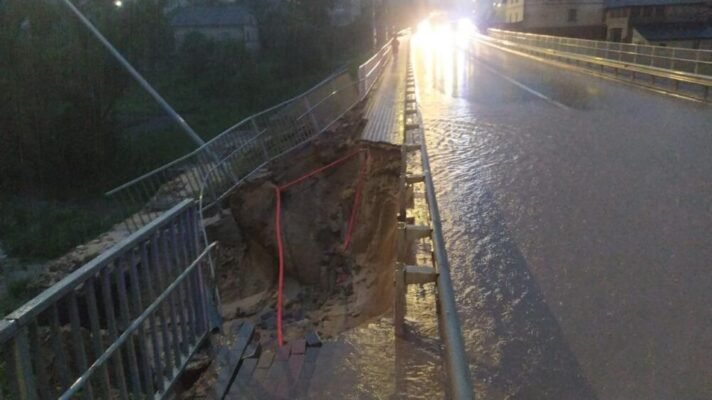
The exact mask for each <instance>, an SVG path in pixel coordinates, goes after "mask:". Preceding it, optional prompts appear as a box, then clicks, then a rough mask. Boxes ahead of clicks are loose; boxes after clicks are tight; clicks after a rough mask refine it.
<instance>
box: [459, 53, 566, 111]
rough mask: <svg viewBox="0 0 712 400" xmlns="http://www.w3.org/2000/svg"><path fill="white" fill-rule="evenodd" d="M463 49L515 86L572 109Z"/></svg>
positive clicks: (557, 105)
mask: <svg viewBox="0 0 712 400" xmlns="http://www.w3.org/2000/svg"><path fill="white" fill-rule="evenodd" d="M462 50H465V51H466V52H467V53H469V54H470V56H472V58H474V59H476V60H477V61H479V63H480V65H482V66H483V67H485V69H487V70H488V71H489V72H491V73H493V74H495V75H497V76H499V77H500V78H502V79H504V80H505V81H507V82H509V83H511V84H512V85H514V86H516V87H518V88H520V89H522V90H524V91H526V92H528V93H531V94H533V95H534V96H536V97H538V98H540V99H542V100H545V101H548V102H549V103H551V104H553V105H555V106H556V107H559V108H560V109H562V110H570V109H571V108H570V107H568V106H566V105H564V104H562V103H559V102H558V101H556V100H554V99H552V98H551V97H549V96H547V95H545V94H544V93H541V92H539V91H537V90H535V89H532V88H530V87H529V86H527V85H525V84H523V83H522V82H519V81H518V80H516V79H514V78H512V77H510V76H507V75H505V74H503V73H501V72H499V71H497V70H496V69H494V68H492V67H491V66H489V65H488V64H487V63H486V62H485V61H483V60H482V59H480V58H479V57H477V56H475V55H474V54H472V52H471V51H469V49H462Z"/></svg>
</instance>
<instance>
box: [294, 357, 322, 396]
mask: <svg viewBox="0 0 712 400" xmlns="http://www.w3.org/2000/svg"><path fill="white" fill-rule="evenodd" d="M320 351H321V348H320V347H309V348H307V352H306V354H305V355H304V364H302V369H301V372H300V374H299V379H298V380H297V384H296V386H295V388H294V391H293V392H292V391H290V395H292V393H293V396H292V398H298V397H306V395H307V394H308V391H309V385H310V383H311V379H312V376H314V371H315V370H316V360H317V358H319V352H320Z"/></svg>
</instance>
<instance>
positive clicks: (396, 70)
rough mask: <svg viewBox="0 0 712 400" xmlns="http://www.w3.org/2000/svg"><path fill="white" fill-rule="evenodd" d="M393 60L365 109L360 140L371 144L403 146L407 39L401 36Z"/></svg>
mask: <svg viewBox="0 0 712 400" xmlns="http://www.w3.org/2000/svg"><path fill="white" fill-rule="evenodd" d="M399 40H400V42H401V43H400V51H399V54H398V56H397V57H395V60H391V62H390V63H389V64H388V65H387V66H386V69H385V70H384V71H383V76H382V77H381V78H380V81H379V82H378V84H377V85H376V87H375V88H374V91H373V92H372V95H371V97H370V99H369V101H368V105H367V107H366V119H367V120H368V122H367V123H366V127H365V128H364V130H363V134H362V138H363V139H365V140H370V141H373V142H388V143H394V144H401V143H402V142H403V93H404V90H405V75H406V68H407V65H408V60H407V57H408V52H407V49H408V47H409V41H410V38H409V37H408V36H403V37H401V38H399Z"/></svg>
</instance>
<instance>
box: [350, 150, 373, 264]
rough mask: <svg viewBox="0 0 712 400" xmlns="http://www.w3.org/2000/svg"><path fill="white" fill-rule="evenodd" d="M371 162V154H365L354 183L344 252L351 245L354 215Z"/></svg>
mask: <svg viewBox="0 0 712 400" xmlns="http://www.w3.org/2000/svg"><path fill="white" fill-rule="evenodd" d="M370 161H371V152H368V151H367V152H366V161H365V162H364V163H363V164H361V170H360V171H359V174H358V180H357V183H356V194H355V195H354V204H353V206H351V217H349V227H348V229H347V230H346V237H345V238H344V250H345V249H348V248H349V245H350V244H351V234H352V233H353V230H354V225H355V222H356V214H358V209H359V207H360V206H361V193H362V191H363V182H364V178H365V177H366V170H367V169H368V164H369V162H370Z"/></svg>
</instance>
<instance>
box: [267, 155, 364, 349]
mask: <svg viewBox="0 0 712 400" xmlns="http://www.w3.org/2000/svg"><path fill="white" fill-rule="evenodd" d="M363 151H366V161H365V162H363V163H362V164H361V168H360V169H359V175H358V178H357V183H356V193H355V195H354V204H353V206H352V207H351V216H350V217H349V226H348V229H347V231H346V237H345V239H344V249H347V248H348V247H349V245H350V244H351V235H352V233H353V229H354V225H355V222H356V214H358V208H359V206H360V204H361V193H362V191H363V183H364V180H365V176H366V170H367V167H368V163H369V161H370V160H371V153H370V152H369V151H367V150H365V149H358V150H356V151H354V152H352V153H349V154H347V155H345V156H344V157H341V158H339V159H338V160H336V161H333V162H331V163H329V164H327V165H324V166H323V167H319V168H317V169H315V170H313V171H311V172H309V173H307V174H305V175H302V176H301V177H299V178H297V179H294V180H292V181H290V182H287V183H285V184H284V185H281V186H275V188H274V195H275V213H274V234H275V239H276V240H277V251H278V252H279V276H278V278H277V343H278V344H279V346H280V347H282V346H283V345H284V335H283V332H282V312H283V310H282V302H283V293H282V292H283V291H284V244H283V243H282V191H284V190H286V189H288V188H289V187H291V186H294V185H296V184H298V183H300V182H303V181H304V180H306V179H308V178H310V177H312V176H314V175H316V174H318V173H319V172H322V171H325V170H327V169H329V168H332V167H335V166H337V165H339V164H341V163H343V162H344V161H346V160H348V159H350V158H351V157H353V156H355V155H357V154H360V153H362V152H363Z"/></svg>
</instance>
